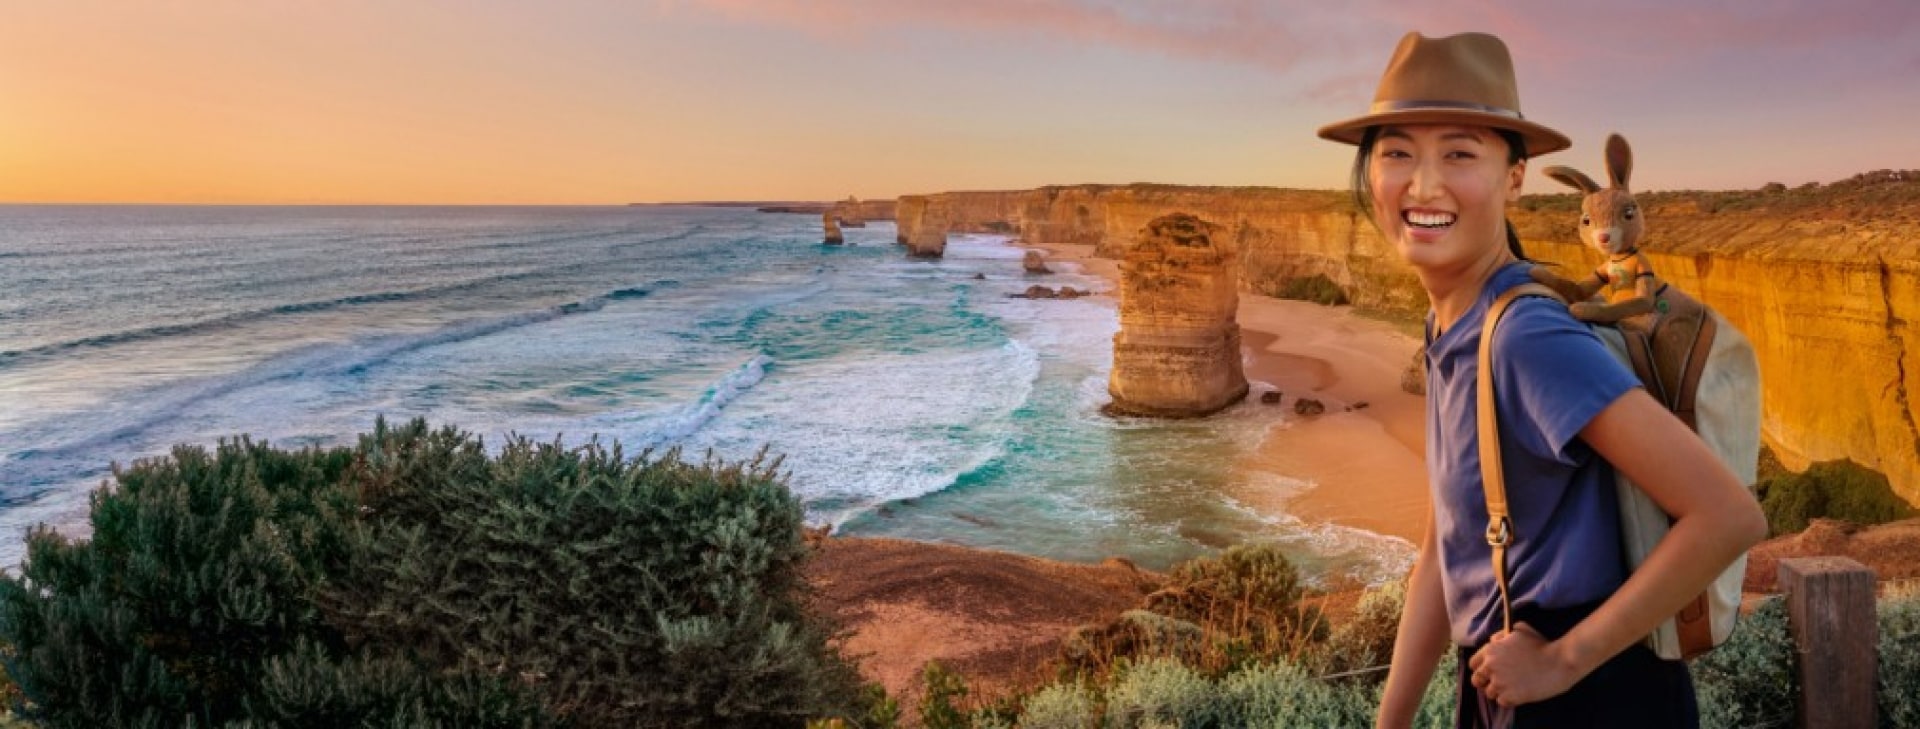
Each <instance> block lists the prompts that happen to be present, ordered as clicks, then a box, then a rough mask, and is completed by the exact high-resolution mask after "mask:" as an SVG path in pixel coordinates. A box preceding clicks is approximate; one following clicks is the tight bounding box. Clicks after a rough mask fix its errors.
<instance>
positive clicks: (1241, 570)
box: [1147, 544, 1300, 623]
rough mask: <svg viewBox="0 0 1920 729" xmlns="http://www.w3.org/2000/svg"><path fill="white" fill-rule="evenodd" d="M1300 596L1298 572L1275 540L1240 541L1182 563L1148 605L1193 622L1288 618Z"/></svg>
mask: <svg viewBox="0 0 1920 729" xmlns="http://www.w3.org/2000/svg"><path fill="white" fill-rule="evenodd" d="M1299 599H1300V571H1299V570H1297V569H1295V568H1294V566H1293V562H1292V561H1290V560H1288V559H1287V555H1286V553H1284V552H1282V551H1280V548H1279V547H1277V546H1275V545H1272V544H1236V545H1234V546H1232V547H1228V548H1227V550H1226V551H1224V552H1221V553H1220V554H1219V555H1218V556H1216V557H1201V558H1199V559H1192V560H1188V561H1186V562H1182V563H1180V564H1179V565H1178V566H1176V567H1174V569H1173V573H1172V574H1171V575H1169V578H1168V580H1167V586H1166V587H1164V588H1162V589H1161V590H1159V591H1158V592H1155V593H1154V594H1153V595H1151V596H1149V597H1148V599H1147V609H1148V610H1152V611H1153V612H1156V613H1159V614H1161V615H1166V616H1169V617H1174V618H1179V619H1181V620H1187V621H1192V622H1205V623H1218V622H1222V621H1225V620H1230V619H1236V618H1246V617H1251V616H1285V615H1290V614H1292V613H1293V612H1294V610H1295V607H1296V603H1297V602H1298V601H1299Z"/></svg>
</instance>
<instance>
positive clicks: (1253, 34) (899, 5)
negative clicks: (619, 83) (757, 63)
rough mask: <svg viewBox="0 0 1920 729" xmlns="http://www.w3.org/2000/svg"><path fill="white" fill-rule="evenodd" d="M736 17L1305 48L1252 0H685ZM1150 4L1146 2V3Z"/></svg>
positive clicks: (1269, 54)
mask: <svg viewBox="0 0 1920 729" xmlns="http://www.w3.org/2000/svg"><path fill="white" fill-rule="evenodd" d="M685 4H688V5H693V6H697V7H701V8H705V9H708V10H713V11H717V12H719V13H720V14H722V15H724V16H726V17H728V18H730V19H733V20H736V21H745V22H755V23H763V24H775V25H784V26H790V27H794V28H798V29H800V30H802V31H804V32H808V33H812V34H815V35H820V36H825V37H835V38H844V37H847V36H848V35H849V34H857V33H862V32H871V31H874V30H876V29H880V28H889V27H929V28H935V29H954V30H963V31H973V32H984V33H990V34H1019V35H1027V36H1033V37H1038V38H1046V39H1061V40H1065V41H1067V42H1070V43H1080V44H1085V45H1096V46H1111V47H1118V48H1130V49H1138V50H1144V51H1150V52H1155V53H1161V54H1165V55H1167V56H1171V57H1175V58H1187V59H1196V60H1206V61H1220V62H1226V63H1235V64H1246V65H1251V66H1255V67H1261V68H1268V69H1275V70H1285V69H1287V68H1290V67H1292V66H1294V65H1295V64H1296V63H1297V62H1298V61H1299V60H1300V58H1301V57H1302V55H1303V53H1304V52H1305V49H1304V48H1303V47H1302V46H1301V45H1300V44H1299V42H1298V41H1297V39H1296V34H1295V32H1294V31H1293V30H1291V29H1290V28H1289V26H1288V24H1287V23H1285V22H1283V19H1282V18H1280V17H1278V16H1276V15H1274V14H1273V13H1272V12H1271V9H1270V7H1269V6H1268V5H1266V4H1263V3H1260V2H1257V0H1212V1H1210V2H1195V3H1190V4H1182V5H1179V6H1164V7H1176V8H1177V10H1175V11H1173V12H1169V11H1167V10H1164V9H1163V10H1159V11H1150V10H1140V9H1133V10H1123V9H1122V8H1120V7H1118V6H1116V5H1113V4H1109V3H1100V2H1092V1H1089V0H965V1H964V2H956V1H954V0H690V2H687V3H685ZM1149 7H1153V6H1149Z"/></svg>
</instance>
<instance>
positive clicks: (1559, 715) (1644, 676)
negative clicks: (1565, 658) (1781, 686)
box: [1454, 604, 1700, 729]
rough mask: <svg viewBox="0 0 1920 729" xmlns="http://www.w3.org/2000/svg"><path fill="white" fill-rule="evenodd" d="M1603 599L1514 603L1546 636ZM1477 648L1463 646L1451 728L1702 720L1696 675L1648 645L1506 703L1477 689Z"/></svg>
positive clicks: (1645, 727)
mask: <svg viewBox="0 0 1920 729" xmlns="http://www.w3.org/2000/svg"><path fill="white" fill-rule="evenodd" d="M1596 607H1598V604H1594V605H1584V606H1581V607H1575V608H1566V609H1561V610H1540V609H1532V610H1527V609H1516V610H1515V611H1514V614H1513V620H1514V622H1516V623H1526V624H1528V625H1531V626H1533V628H1534V629H1535V630H1538V631H1540V633H1541V634H1542V635H1545V636H1546V637H1547V639H1549V640H1557V639H1559V638H1560V636H1563V635H1566V634H1567V631H1569V630H1572V629H1573V626H1574V625H1576V624H1578V623H1579V622H1580V620H1581V619H1582V618H1585V617H1586V616H1587V615H1589V614H1591V613H1592V612H1593V610H1594V608H1596ZM1479 649H1480V647H1479V646H1474V647H1472V648H1461V649H1460V675H1459V679H1460V694H1459V696H1460V704H1459V709H1458V711H1457V713H1456V714H1455V715H1454V717H1455V718H1454V726H1456V727H1459V728H1460V729H1506V728H1509V727H1511V728H1512V729H1525V728H1527V727H1632V728H1633V729H1661V728H1664V727H1684V728H1686V729H1697V727H1699V726H1700V708H1699V706H1698V705H1697V704H1695V702H1694V695H1693V677H1692V676H1690V675H1688V674H1687V664H1685V663H1682V662H1680V661H1665V660H1661V659H1660V657H1659V656H1657V655H1654V653H1653V650H1652V649H1649V648H1647V647H1646V646H1645V645H1641V644H1638V643H1636V644H1634V645H1633V647H1631V648H1628V649H1626V650H1625V651H1622V652H1621V653H1620V655H1617V656H1614V657H1613V659H1612V660H1609V661H1607V662H1606V663H1603V664H1601V665H1600V667H1599V668H1596V669H1594V670H1593V673H1589V674H1587V676H1586V677H1585V678H1582V679H1580V682H1579V683H1576V684H1574V685H1573V688H1570V689H1567V692H1566V693H1564V694H1560V695H1559V696H1555V697H1553V698H1550V699H1547V700H1545V701H1538V702H1535V703H1531V704H1525V705H1522V706H1517V707H1513V708H1510V709H1509V708H1502V707H1501V706H1500V705H1498V704H1495V703H1494V702H1492V701H1491V700H1488V699H1487V698H1486V697H1484V696H1481V695H1480V690H1479V689H1477V688H1474V686H1473V681H1472V680H1471V679H1472V676H1473V669H1472V668H1469V667H1468V666H1467V660H1468V659H1470V658H1472V657H1473V654H1474V653H1475V652H1477V651H1478V650H1479Z"/></svg>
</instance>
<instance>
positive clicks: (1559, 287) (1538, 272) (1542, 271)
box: [1527, 266, 1587, 301]
mask: <svg viewBox="0 0 1920 729" xmlns="http://www.w3.org/2000/svg"><path fill="white" fill-rule="evenodd" d="M1527 276H1528V277H1530V278H1532V279H1533V281H1534V283H1538V284H1542V285H1544V286H1546V287H1547V288H1550V289H1553V291H1554V293H1557V294H1559V295H1560V298H1562V299H1566V300H1567V301H1579V300H1581V299H1584V298H1587V297H1586V296H1585V295H1584V294H1582V293H1581V291H1580V284H1577V283H1574V282H1572V281H1568V280H1566V279H1564V278H1561V277H1559V276H1557V275H1554V273H1553V272H1552V271H1549V270H1547V269H1546V267H1545V266H1535V267H1533V269H1532V270H1529V271H1527Z"/></svg>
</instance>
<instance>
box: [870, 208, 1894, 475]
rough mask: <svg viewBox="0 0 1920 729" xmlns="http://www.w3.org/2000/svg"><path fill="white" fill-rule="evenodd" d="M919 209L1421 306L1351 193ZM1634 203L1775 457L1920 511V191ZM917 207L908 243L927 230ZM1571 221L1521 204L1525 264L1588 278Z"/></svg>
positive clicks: (1279, 283) (1653, 249)
mask: <svg viewBox="0 0 1920 729" xmlns="http://www.w3.org/2000/svg"><path fill="white" fill-rule="evenodd" d="M918 197H919V199H920V200H922V201H923V202H921V203H920V204H921V205H925V204H927V203H926V201H931V200H939V201H941V203H942V208H943V209H944V211H945V212H946V221H945V222H944V223H943V224H942V227H943V228H944V229H946V230H953V231H970V230H977V231H1001V230H1005V231H1013V232H1016V233H1017V234H1018V235H1019V236H1020V238H1021V239H1022V240H1023V241H1024V242H1026V243H1028V244H1033V245H1045V244H1048V243H1076V244H1092V245H1095V246H1097V249H1098V251H1099V253H1100V255H1103V256H1107V257H1113V258H1123V257H1124V256H1125V253H1126V252H1127V251H1128V250H1131V249H1132V248H1133V247H1134V246H1135V245H1137V244H1138V242H1139V240H1140V237H1141V231H1142V230H1143V229H1144V228H1145V227H1146V223H1147V222H1148V221H1150V220H1152V219H1154V218H1157V217H1160V216H1162V215H1166V214H1169V213H1174V212H1185V213H1190V214H1192V215H1195V216H1197V217H1199V218H1200V219H1202V220H1205V221H1207V222H1209V223H1212V224H1214V225H1217V226H1220V228H1221V229H1220V232H1219V233H1218V234H1217V235H1215V236H1213V238H1214V240H1216V241H1217V242H1218V243H1219V244H1220V245H1222V246H1224V247H1228V248H1230V249H1231V250H1232V251H1233V252H1234V253H1235V255H1236V256H1237V258H1238V260H1239V267H1240V275H1239V278H1240V282H1241V283H1240V286H1241V287H1242V288H1243V289H1245V290H1248V291H1253V292H1257V293H1263V294H1269V295H1279V294H1281V293H1283V292H1285V291H1286V290H1287V289H1288V288H1289V286H1290V285H1291V284H1292V283H1293V282H1296V281H1300V280H1304V279H1309V278H1312V277H1313V276H1315V275H1316V274H1318V275H1323V276H1325V277H1326V278H1327V279H1328V280H1330V281H1332V282H1333V283H1335V284H1337V285H1338V286H1340V287H1341V288H1343V289H1345V291H1346V293H1347V295H1348V297H1349V298H1351V299H1352V300H1353V301H1354V302H1355V304H1356V305H1358V306H1360V307H1362V308H1366V309H1372V310H1376V311H1387V312H1392V313H1395V314H1398V315H1401V316H1407V315H1414V316H1417V315H1419V314H1420V313H1422V312H1424V311H1425V309H1426V301H1425V297H1424V295H1423V294H1422V293H1421V292H1420V288H1419V286H1418V283H1417V281H1416V280H1415V279H1414V277H1413V272H1412V270H1411V269H1409V268H1408V267H1407V266H1405V265H1404V264H1402V263H1401V262H1400V260H1399V258H1398V256H1397V255H1396V254H1395V253H1394V252H1393V251H1392V249H1391V248H1389V247H1388V246H1387V244H1386V243H1385V241H1384V240H1382V239H1381V237H1380V236H1379V234H1378V233H1377V232H1376V231H1375V230H1374V228H1373V226H1372V225H1371V224H1370V223H1369V222H1368V221H1367V220H1365V219H1364V218H1363V217H1360V216H1358V215H1356V214H1355V213H1354V208H1353V204H1352V201H1351V198H1350V197H1349V196H1348V194H1346V193H1344V192H1334V191H1320V190H1283V189H1275V188H1205V187H1178V186H1170V185H1126V186H1110V185H1078V186H1054V187H1044V188H1040V189H1037V190H1027V191H993V192H949V193H940V194H937V195H929V196H918ZM1640 197H1641V201H1642V205H1643V207H1644V209H1645V211H1646V214H1647V216H1648V218H1647V219H1648V236H1649V237H1648V241H1647V243H1646V244H1645V246H1644V250H1646V252H1647V253H1648V255H1649V256H1650V257H1651V258H1652V260H1653V263H1654V266H1655V267H1656V269H1657V270H1658V271H1659V273H1660V274H1661V275H1662V276H1664V277H1666V278H1667V280H1669V281H1671V282H1672V283H1673V284H1674V285H1676V286H1680V287H1682V288H1684V289H1686V290H1688V291H1690V292H1692V293H1694V294H1695V295H1696V296H1698V297H1699V298H1701V299H1702V300H1703V301H1705V302H1707V303H1708V304H1709V305H1711V306H1713V307H1714V308H1715V309H1717V310H1719V311H1720V312H1721V313H1722V314H1723V315H1724V316H1726V317H1727V319H1728V320H1730V321H1731V322H1733V324H1734V325H1736V326H1738V327H1740V329H1741V330H1742V331H1743V332H1745V333H1746V334H1747V336H1748V337H1749V338H1750V339H1752V340H1753V343H1754V347H1755V349H1756V350H1757V352H1758V354H1759V356H1760V368H1761V380H1762V387H1763V392H1762V398H1763V408H1764V413H1765V415H1764V418H1765V420H1764V426H1763V428H1764V435H1765V438H1766V441H1767V442H1768V443H1769V444H1770V445H1772V447H1773V448H1774V450H1775V451H1776V452H1778V453H1779V454H1780V456H1781V458H1782V460H1783V461H1785V462H1787V464H1788V465H1789V466H1791V467H1794V468H1800V467H1802V466H1804V465H1805V464H1806V463H1808V462H1810V461H1820V460H1831V459H1837V458H1851V459H1853V460H1854V461H1856V462H1859V463H1861V464H1863V465H1867V466H1869V467H1871V468H1874V469H1877V470H1880V471H1882V472H1883V473H1885V474H1887V476H1888V478H1889V480H1890V481H1891V482H1892V484H1893V486H1894V490H1895V491H1896V492H1898V493H1899V494H1900V495H1901V496H1902V497H1904V498H1905V499H1906V500H1907V501H1909V502H1912V503H1915V504H1920V425H1917V423H1920V407H1916V405H1920V403H1916V402H1915V397H1916V396H1920V330H1917V329H1916V324H1915V323H1914V322H1915V320H1916V317H1920V234H1916V233H1914V232H1913V231H1914V230H1915V225H1916V224H1917V223H1920V180H1917V179H1916V177H1915V175H1913V173H1886V172H1882V173H1875V174H1873V175H1865V176H1861V177H1859V178H1855V179H1854V180H1851V181H1844V182H1842V183H1836V184H1834V185H1830V186H1826V187H1825V188H1817V189H1814V188H1802V189H1797V190H1785V189H1784V188H1780V187H1777V186H1770V188H1769V189H1766V190H1763V191H1752V192H1703V193H1662V194H1651V195H1649V194H1645V193H1643V194H1641V195H1640ZM909 199H910V198H901V200H900V204H899V209H900V218H899V223H900V229H901V231H902V232H901V235H902V237H903V238H904V237H906V236H907V235H909V231H910V230H915V229H918V228H920V227H923V226H924V224H923V222H922V221H921V220H915V219H910V216H909V202H908V201H909ZM1578 209H1579V208H1578V201H1577V199H1576V198H1574V197H1573V196H1571V195H1548V196H1528V197H1527V198H1524V199H1522V201H1521V203H1520V204H1519V205H1516V206H1514V208H1513V209H1512V219H1513V221H1514V224H1515V226H1516V229H1517V230H1518V231H1519V232H1520V235H1521V237H1522V239H1523V241H1524V242H1525V244H1526V246H1527V250H1528V252H1529V254H1530V255H1532V256H1533V257H1535V258H1537V259H1540V260H1544V261H1550V262H1555V263H1559V264H1561V265H1563V266H1566V267H1568V268H1569V269H1570V271H1569V274H1572V273H1576V272H1581V273H1583V272H1585V271H1586V270H1589V269H1590V268H1591V267H1592V266H1593V265H1594V264H1596V263H1597V262H1598V260H1599V256H1598V254H1597V253H1591V252H1589V251H1587V250H1586V249H1584V248H1583V247H1582V246H1580V244H1579V243H1578V240H1577V238H1576V237H1575V226H1576V225H1577V223H1578V219H1579V212H1578Z"/></svg>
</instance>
